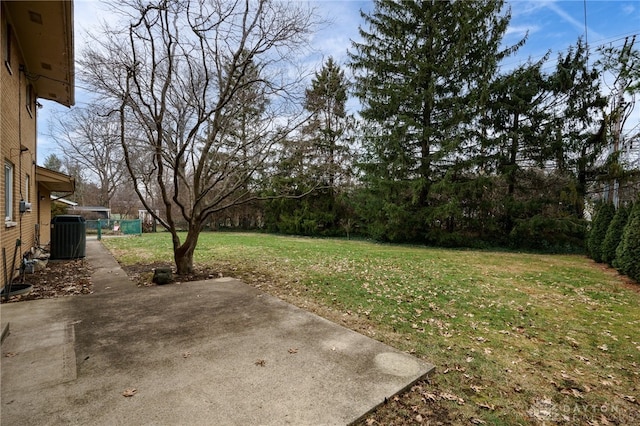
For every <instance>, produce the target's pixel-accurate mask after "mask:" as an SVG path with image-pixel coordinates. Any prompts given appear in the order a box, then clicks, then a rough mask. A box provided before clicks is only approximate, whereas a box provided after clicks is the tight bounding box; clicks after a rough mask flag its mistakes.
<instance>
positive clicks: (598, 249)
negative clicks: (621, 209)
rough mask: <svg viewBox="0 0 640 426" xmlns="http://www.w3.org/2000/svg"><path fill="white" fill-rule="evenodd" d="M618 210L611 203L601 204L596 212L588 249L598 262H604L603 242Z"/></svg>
mask: <svg viewBox="0 0 640 426" xmlns="http://www.w3.org/2000/svg"><path fill="white" fill-rule="evenodd" d="M615 212H616V210H615V207H613V204H611V203H604V204H602V205H600V208H598V211H597V213H596V217H595V218H594V219H593V222H592V223H591V231H589V239H588V240H587V249H588V251H589V256H590V257H591V258H592V259H593V260H595V261H596V262H602V242H603V241H604V238H605V236H606V235H607V229H608V228H609V223H611V220H612V219H613V215H614V214H615Z"/></svg>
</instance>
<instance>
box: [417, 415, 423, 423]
mask: <svg viewBox="0 0 640 426" xmlns="http://www.w3.org/2000/svg"><path fill="white" fill-rule="evenodd" d="M423 420H424V418H423V417H422V416H421V415H420V414H418V415H417V416H416V422H418V423H422V421H423Z"/></svg>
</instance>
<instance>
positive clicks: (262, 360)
mask: <svg viewBox="0 0 640 426" xmlns="http://www.w3.org/2000/svg"><path fill="white" fill-rule="evenodd" d="M254 364H255V365H259V366H260V367H264V366H266V365H267V362H266V361H265V360H264V359H258V360H256V362H255V363H254Z"/></svg>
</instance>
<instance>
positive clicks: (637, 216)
mask: <svg viewBox="0 0 640 426" xmlns="http://www.w3.org/2000/svg"><path fill="white" fill-rule="evenodd" d="M587 253H588V254H589V256H590V257H591V258H592V259H593V260H595V261H596V262H606V263H608V264H609V265H611V266H613V267H615V268H616V269H618V271H620V273H622V274H625V275H627V276H629V277H630V278H632V279H634V280H636V281H637V282H640V201H639V202H636V203H635V204H634V205H633V206H622V207H620V208H618V209H617V210H616V209H615V208H614V207H613V204H610V203H604V204H601V205H600V206H599V207H598V208H597V210H596V215H595V217H594V219H593V222H592V223H591V229H590V231H589V236H588V238H587Z"/></svg>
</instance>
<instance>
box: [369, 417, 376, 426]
mask: <svg viewBox="0 0 640 426" xmlns="http://www.w3.org/2000/svg"><path fill="white" fill-rule="evenodd" d="M375 423H376V421H375V419H372V418H371V417H369V418H368V419H367V426H371V425H373V424H375Z"/></svg>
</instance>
